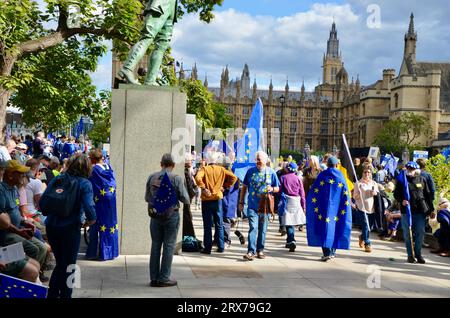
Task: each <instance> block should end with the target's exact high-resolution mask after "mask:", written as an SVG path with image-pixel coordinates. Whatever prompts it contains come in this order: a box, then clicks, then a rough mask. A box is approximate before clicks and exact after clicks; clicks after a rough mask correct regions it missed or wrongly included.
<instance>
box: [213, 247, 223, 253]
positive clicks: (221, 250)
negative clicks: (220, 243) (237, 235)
mask: <svg viewBox="0 0 450 318" xmlns="http://www.w3.org/2000/svg"><path fill="white" fill-rule="evenodd" d="M224 250H225V249H223V248H218V249H217V250H216V252H217V253H223V252H224ZM210 254H211V253H210Z"/></svg>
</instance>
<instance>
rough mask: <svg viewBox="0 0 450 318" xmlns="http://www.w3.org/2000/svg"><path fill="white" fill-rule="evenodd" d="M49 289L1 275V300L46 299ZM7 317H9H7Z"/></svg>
mask: <svg viewBox="0 0 450 318" xmlns="http://www.w3.org/2000/svg"><path fill="white" fill-rule="evenodd" d="M46 297H47V287H46V286H41V285H37V284H33V283H30V282H27V281H25V280H22V279H19V278H16V277H12V276H8V275H4V274H0V299H1V298H32V299H34V298H46ZM5 316H7V315H5Z"/></svg>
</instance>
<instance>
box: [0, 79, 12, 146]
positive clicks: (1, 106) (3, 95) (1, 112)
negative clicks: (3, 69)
mask: <svg viewBox="0 0 450 318" xmlns="http://www.w3.org/2000/svg"><path fill="white" fill-rule="evenodd" d="M11 93H12V92H11V91H9V90H6V89H4V88H3V87H1V86H0V143H4V142H5V137H6V106H8V101H9V98H10V97H11Z"/></svg>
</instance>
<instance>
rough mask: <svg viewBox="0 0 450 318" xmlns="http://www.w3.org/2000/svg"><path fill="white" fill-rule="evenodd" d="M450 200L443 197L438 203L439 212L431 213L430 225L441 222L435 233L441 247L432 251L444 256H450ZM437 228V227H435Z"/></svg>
mask: <svg viewBox="0 0 450 318" xmlns="http://www.w3.org/2000/svg"><path fill="white" fill-rule="evenodd" d="M449 206H450V204H449V200H448V199H446V198H441V199H440V200H439V205H438V213H437V215H435V213H431V216H430V220H429V222H430V226H431V228H433V225H435V224H433V223H434V222H436V221H437V222H438V223H439V229H438V230H437V231H436V232H435V233H434V234H435V236H437V237H438V240H439V248H438V249H437V250H432V251H431V253H436V254H439V255H440V256H443V257H450V210H449ZM434 228H435V229H436V227H434Z"/></svg>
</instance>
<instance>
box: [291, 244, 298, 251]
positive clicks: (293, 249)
mask: <svg viewBox="0 0 450 318" xmlns="http://www.w3.org/2000/svg"><path fill="white" fill-rule="evenodd" d="M296 247H297V245H295V243H291V245H290V246H289V252H295V248H296Z"/></svg>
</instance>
